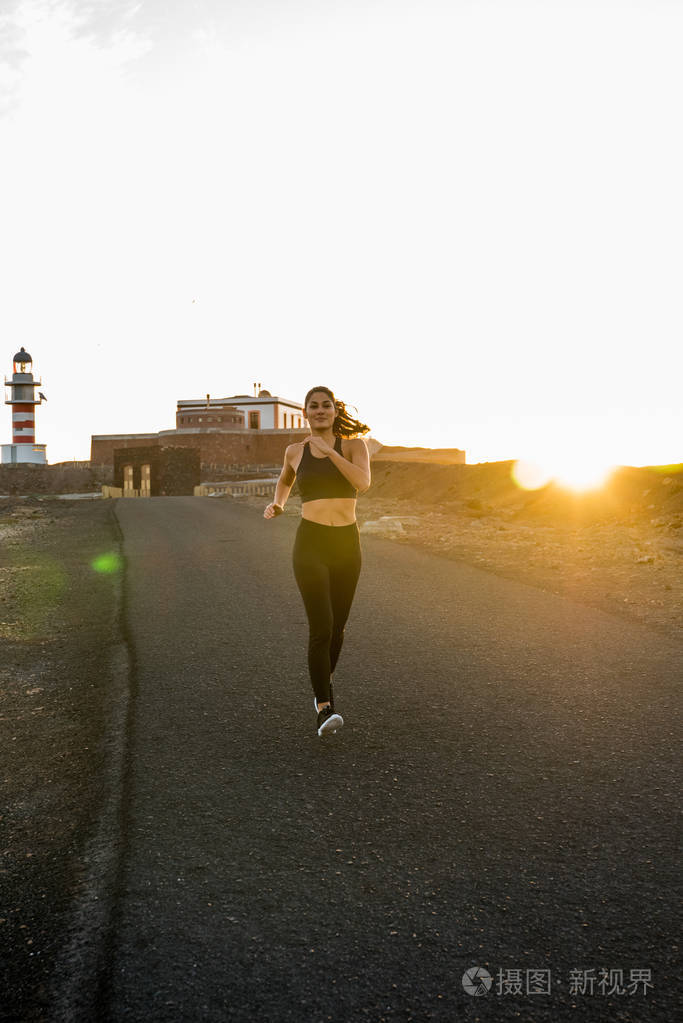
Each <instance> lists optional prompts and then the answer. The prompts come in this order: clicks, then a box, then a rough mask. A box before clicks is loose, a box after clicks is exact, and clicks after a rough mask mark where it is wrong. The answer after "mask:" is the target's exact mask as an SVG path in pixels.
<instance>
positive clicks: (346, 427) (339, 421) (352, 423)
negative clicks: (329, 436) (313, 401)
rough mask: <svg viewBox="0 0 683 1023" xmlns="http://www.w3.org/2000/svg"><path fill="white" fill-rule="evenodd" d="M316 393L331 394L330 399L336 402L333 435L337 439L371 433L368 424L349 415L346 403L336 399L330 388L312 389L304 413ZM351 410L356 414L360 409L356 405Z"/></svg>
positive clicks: (305, 403) (305, 402)
mask: <svg viewBox="0 0 683 1023" xmlns="http://www.w3.org/2000/svg"><path fill="white" fill-rule="evenodd" d="M316 391H324V392H325V394H329V396H330V398H331V399H332V401H333V402H334V407H335V409H336V410H337V414H336V416H335V417H334V423H333V424H332V433H334V435H335V436H336V437H356V436H358V434H359V433H369V432H370V427H369V426H366V424H365V423H361V422H360V420H359V419H354V418H353V416H351V415H349V413H348V412H347V410H346V405H345V404H344V402H343V401H339V399H338V398H335V396H334V394H333V393H332V391H331V390H330V389H329V387H311V389H310V391H309V392H308V394H307V395H306V398H305V400H304V412H305V411H306V407H307V406H308V399H309V398H310V397H311V395H312V394H314V393H315V392H316ZM351 408H352V409H355V410H356V412H358V409H357V408H356V406H355V405H352V406H351Z"/></svg>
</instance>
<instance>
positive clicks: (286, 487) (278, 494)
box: [263, 444, 296, 519]
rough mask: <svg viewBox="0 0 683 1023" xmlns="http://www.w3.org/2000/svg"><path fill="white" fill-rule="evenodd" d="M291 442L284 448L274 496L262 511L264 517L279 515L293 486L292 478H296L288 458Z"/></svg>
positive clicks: (269, 517) (270, 517)
mask: <svg viewBox="0 0 683 1023" xmlns="http://www.w3.org/2000/svg"><path fill="white" fill-rule="evenodd" d="M290 448H291V444H290V445H288V447H287V448H286V450H285V460H284V465H283V466H282V471H281V473H280V475H279V476H278V481H277V483H276V484H275V496H274V497H273V501H272V504H269V505H268V507H267V508H266V510H265V511H264V513H263V517H264V518H266V519H272V518H273V516H274V515H281V514H282V512H283V511H284V510H285V504H286V503H287V498H288V497H289V492H290V490H291V489H292V487H293V486H294V480H295V479H296V473H295V472H294V468H293V466H292V464H291V462H290V460H289V458H290Z"/></svg>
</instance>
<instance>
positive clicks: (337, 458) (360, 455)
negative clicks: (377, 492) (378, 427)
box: [328, 437, 370, 493]
mask: <svg viewBox="0 0 683 1023" xmlns="http://www.w3.org/2000/svg"><path fill="white" fill-rule="evenodd" d="M350 454H351V461H348V459H346V458H344V456H343V455H340V454H339V452H338V451H335V450H334V448H330V449H329V454H328V458H329V459H330V460H331V461H332V462H333V463H334V464H335V465H336V466H337V468H338V469H339V471H340V473H341V474H342V475H343V476H346V478H347V480H348V481H349V483H350V484H351V485H352V486H354V487H355V488H356V490H358V491H359V492H360V493H362V492H363V491H364V490H367V489H368V487H369V486H370V456H369V454H368V449H367V446H366V443H365V441H364V440H363V438H362V437H355V438H354V439H353V440H352V441H351V452H350Z"/></svg>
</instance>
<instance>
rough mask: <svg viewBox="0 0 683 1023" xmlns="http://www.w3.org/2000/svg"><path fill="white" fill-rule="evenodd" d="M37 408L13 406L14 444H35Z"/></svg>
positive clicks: (21, 405)
mask: <svg viewBox="0 0 683 1023" xmlns="http://www.w3.org/2000/svg"><path fill="white" fill-rule="evenodd" d="M35 440H36V414H35V406H33V405H24V404H20V403H17V404H15V405H12V443H13V444H35Z"/></svg>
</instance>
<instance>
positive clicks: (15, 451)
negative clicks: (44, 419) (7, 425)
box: [2, 348, 47, 465]
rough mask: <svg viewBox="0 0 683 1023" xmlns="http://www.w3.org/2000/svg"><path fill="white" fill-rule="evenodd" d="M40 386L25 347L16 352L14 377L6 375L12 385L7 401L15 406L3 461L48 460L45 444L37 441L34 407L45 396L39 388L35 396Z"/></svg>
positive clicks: (6, 385)
mask: <svg viewBox="0 0 683 1023" xmlns="http://www.w3.org/2000/svg"><path fill="white" fill-rule="evenodd" d="M41 386H42V384H41V382H40V380H34V379H33V359H32V358H31V356H30V355H29V354H28V352H27V351H26V350H25V349H24V348H22V349H21V351H20V352H17V354H16V355H15V356H14V372H13V373H12V379H11V380H8V379H7V378H6V377H5V387H6V388H9V397H8V398H5V405H11V406H12V443H11V444H3V445H2V464H3V465H5V464H20V463H21V464H22V465H25V464H27V463H30V464H33V465H45V464H46V463H47V456H46V453H45V448H46V445H45V444H36V423H35V416H36V412H35V409H36V405H40V404H41V403H42V402H43V400H44V395H43V394H42V393H41V392H40V391H39V392H38V398H37V399H36V387H41Z"/></svg>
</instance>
